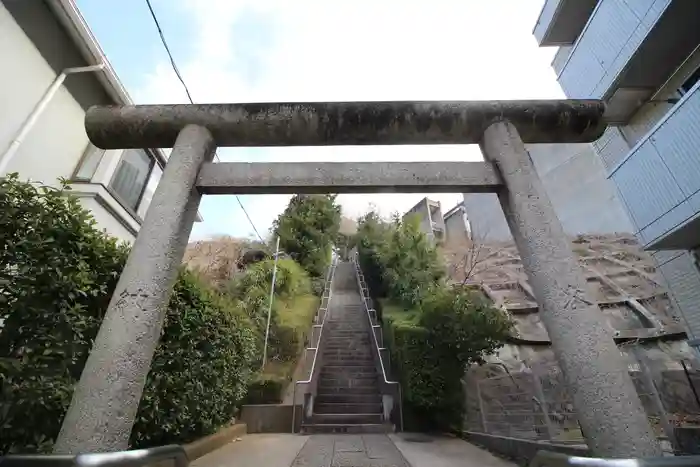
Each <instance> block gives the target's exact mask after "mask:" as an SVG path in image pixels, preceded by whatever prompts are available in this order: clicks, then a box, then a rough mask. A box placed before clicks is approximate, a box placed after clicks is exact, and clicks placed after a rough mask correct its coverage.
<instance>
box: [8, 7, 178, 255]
mask: <svg viewBox="0 0 700 467" xmlns="http://www.w3.org/2000/svg"><path fill="white" fill-rule="evenodd" d="M0 56H2V57H3V63H4V64H5V65H6V66H5V67H4V68H3V70H2V73H0V175H3V174H6V173H12V172H18V173H19V174H20V177H21V178H23V179H31V180H34V181H39V182H43V183H45V184H47V185H55V184H56V183H57V180H58V178H59V177H63V178H66V179H69V180H70V181H71V183H72V188H73V193H75V194H76V195H78V196H79V197H80V200H81V202H82V204H83V205H84V206H85V207H86V208H88V209H90V210H91V211H92V214H93V215H94V217H95V219H96V221H97V223H98V225H99V226H100V227H101V228H103V229H105V230H106V231H107V232H108V233H109V234H111V235H112V236H114V237H117V238H119V239H122V240H125V241H128V242H132V241H133V240H134V239H135V236H136V234H137V232H138V231H139V228H140V225H141V221H142V219H143V218H144V215H145V213H146V210H147V209H148V206H149V204H150V201H151V198H152V196H153V193H154V190H155V187H156V185H157V184H158V181H159V179H160V177H161V175H162V171H163V167H164V165H165V162H166V160H165V157H164V154H163V152H162V151H160V150H134V149H130V150H109V151H104V150H101V149H98V148H96V147H94V146H93V145H92V144H90V142H89V140H88V137H87V134H86V133H85V128H84V118H85V111H86V110H87V109H88V108H89V107H90V106H92V105H96V104H131V103H132V102H131V100H130V98H129V96H128V94H127V93H126V91H125V90H124V88H123V86H122V84H121V83H120V82H119V79H118V78H117V76H116V75H115V73H114V70H113V69H112V67H111V66H110V64H109V62H108V61H107V59H106V58H105V55H104V53H103V52H102V50H101V49H100V46H99V45H98V43H97V41H96V40H95V37H94V36H93V35H92V33H91V32H90V29H89V28H88V26H87V24H86V23H85V20H84V19H83V17H82V16H81V15H80V12H79V11H78V9H77V7H76V5H75V3H74V2H73V0H0ZM101 64H102V65H103V68H102V69H98V67H95V65H101ZM85 67H89V68H87V69H85ZM64 77H65V80H63V81H62V82H61V80H62V79H63V78H64Z"/></svg>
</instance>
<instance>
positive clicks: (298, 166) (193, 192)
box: [55, 100, 661, 457]
mask: <svg viewBox="0 0 700 467" xmlns="http://www.w3.org/2000/svg"><path fill="white" fill-rule="evenodd" d="M604 110H605V106H604V104H603V103H601V102H600V101H591V100H588V101H581V100H578V101H575V100H556V101H502V102H499V101H483V102H352V103H282V104H275V103H268V104H213V105H151V106H149V105H146V106H115V107H93V108H91V109H90V110H89V111H88V112H87V115H86V119H85V126H86V129H87V133H88V136H89V137H90V140H91V141H92V142H93V144H95V145H96V146H98V147H100V148H104V149H127V148H164V147H173V151H172V154H171V155H170V159H169V161H168V164H167V166H166V167H165V171H164V173H163V176H162V178H161V181H160V184H159V185H158V188H157V190H156V193H155V195H154V197H153V201H152V203H151V206H150V209H149V210H148V213H147V215H146V218H145V220H144V222H143V225H142V227H141V231H140V233H139V235H138V238H137V239H136V242H135V243H134V245H133V248H132V250H131V254H130V256H129V259H128V261H127V263H126V266H125V268H124V271H123V272H122V275H121V278H120V279H119V282H118V284H117V287H116V289H115V291H114V295H113V297H112V300H111V302H110V304H109V308H108V310H107V313H106V315H105V317H104V320H103V322H102V325H101V327H100V330H99V333H98V335H97V338H96V340H95V343H94V346H93V348H92V351H91V353H90V356H89V358H88V360H87V363H86V365H85V369H84V370H83V373H82V377H81V379H80V382H79V384H78V385H77V387H76V389H75V393H74V395H73V400H72V402H71V405H70V408H69V410H68V413H67V415H66V417H65V420H64V422H63V426H62V428H61V432H60V434H59V437H58V440H57V443H56V447H55V451H56V452H59V453H79V452H100V451H116V450H122V449H126V448H127V442H128V439H129V435H130V432H131V429H132V425H133V422H134V418H135V415H136V410H137V408H138V404H139V400H140V398H141V394H142V391H143V387H144V384H145V381H146V375H147V374H148V371H149V367H150V364H151V359H152V357H153V353H154V351H155V348H156V346H157V343H158V339H159V336H160V332H161V328H162V324H163V316H164V310H165V308H166V306H167V303H168V300H169V297H170V293H171V289H172V286H173V283H174V281H175V277H176V274H177V268H178V266H179V265H180V263H181V261H182V257H183V254H184V250H185V247H186V245H187V241H188V237H189V235H190V232H191V229H192V225H193V223H194V221H195V216H196V213H197V208H198V206H199V202H200V199H201V196H202V195H203V194H251V193H254V194H258V193H362V192H458V193H468V192H495V193H497V194H498V198H499V200H500V203H501V206H502V207H503V211H504V213H505V215H506V219H507V221H508V225H509V227H510V230H511V232H512V233H513V237H514V238H515V241H516V244H517V246H518V249H519V251H520V256H521V258H522V261H523V265H524V267H525V270H526V272H527V275H528V277H529V280H530V283H531V284H532V287H533V290H534V293H535V296H536V297H537V301H538V303H539V305H540V310H541V316H542V321H543V322H544V325H545V327H546V329H547V332H548V333H549V336H550V339H551V342H552V346H553V349H554V352H555V354H556V355H557V359H558V362H559V364H560V366H561V369H562V372H563V374H564V377H565V381H566V384H567V388H568V389H569V391H571V393H572V394H573V398H574V405H575V407H576V411H577V415H578V419H579V423H580V425H581V428H582V431H583V434H584V436H585V438H586V440H587V442H588V444H589V446H590V447H591V448H592V450H593V452H594V453H595V454H596V455H599V456H607V457H646V456H654V455H660V453H661V450H660V447H659V443H658V441H657V439H656V436H655V435H654V433H653V431H652V429H651V426H650V424H649V421H648V419H647V416H646V415H645V412H644V409H643V408H642V405H641V403H640V401H639V398H638V396H637V393H636V390H635V387H634V385H633V383H632V380H631V378H630V376H629V373H628V370H627V366H626V364H625V362H624V361H623V359H622V356H621V354H620V352H619V351H618V349H617V347H616V346H615V343H614V342H613V338H612V330H610V329H609V328H608V327H607V326H606V325H605V320H604V319H603V316H602V314H601V312H600V309H599V308H598V306H597V304H596V302H595V300H594V299H593V297H591V295H590V294H589V293H588V292H587V289H586V280H585V278H584V276H583V273H582V271H581V270H580V268H579V265H578V262H577V261H576V260H575V259H574V256H573V253H572V251H571V247H570V244H569V242H568V240H567V238H566V236H565V235H564V232H563V229H562V226H561V224H560V222H559V220H558V219H557V217H556V214H555V212H554V210H553V208H552V204H551V202H550V200H549V198H548V196H547V193H546V192H545V190H544V188H543V186H542V182H541V181H540V179H539V177H538V175H537V172H536V171H535V167H534V165H533V163H532V160H531V159H530V156H529V154H528V152H527V150H526V149H525V146H524V143H582V142H590V141H594V140H596V139H597V138H598V137H600V135H601V134H602V133H603V131H604V130H605V127H606V124H605V122H604V118H603V113H604ZM396 144H479V145H480V146H481V150H482V152H483V154H484V159H485V162H458V163H455V162H451V163H446V162H412V163H385V162H384V163H333V162H321V163H213V162H212V158H213V154H214V151H215V149H216V147H217V146H322V145H328V146H330V145H396Z"/></svg>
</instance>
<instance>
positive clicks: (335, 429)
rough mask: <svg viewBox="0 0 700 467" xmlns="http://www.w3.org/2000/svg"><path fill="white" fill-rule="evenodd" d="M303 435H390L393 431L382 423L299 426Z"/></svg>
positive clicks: (389, 426) (310, 424)
mask: <svg viewBox="0 0 700 467" xmlns="http://www.w3.org/2000/svg"><path fill="white" fill-rule="evenodd" d="M301 430H302V433H304V434H329V433H354V434H362V433H391V432H392V431H394V430H393V429H392V427H391V425H388V424H383V423H370V424H362V425H359V424H358V425H342V424H340V425H339V424H330V423H328V424H312V423H308V424H306V423H305V424H303V425H302V426H301Z"/></svg>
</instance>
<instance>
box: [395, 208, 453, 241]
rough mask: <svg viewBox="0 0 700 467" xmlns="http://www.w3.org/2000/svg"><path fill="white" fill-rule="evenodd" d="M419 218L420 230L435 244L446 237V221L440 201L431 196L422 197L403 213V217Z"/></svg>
mask: <svg viewBox="0 0 700 467" xmlns="http://www.w3.org/2000/svg"><path fill="white" fill-rule="evenodd" d="M411 217H412V218H418V219H419V222H420V223H419V227H420V230H421V231H422V232H423V233H425V234H426V235H427V236H428V238H429V239H430V240H431V241H432V242H433V243H435V244H440V243H442V242H443V241H444V239H445V221H444V220H443V215H442V208H441V206H440V202H439V201H434V200H432V199H429V198H423V199H421V200H420V201H419V202H418V203H417V204H416V205H415V206H413V207H412V208H411V209H409V210H408V211H407V212H406V214H404V215H403V219H408V218H411Z"/></svg>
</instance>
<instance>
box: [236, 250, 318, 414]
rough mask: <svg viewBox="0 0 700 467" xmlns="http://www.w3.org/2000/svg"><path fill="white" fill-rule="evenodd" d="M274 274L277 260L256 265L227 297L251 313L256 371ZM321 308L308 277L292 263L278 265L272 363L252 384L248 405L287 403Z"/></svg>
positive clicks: (270, 344)
mask: <svg viewBox="0 0 700 467" xmlns="http://www.w3.org/2000/svg"><path fill="white" fill-rule="evenodd" d="M273 268H274V260H265V261H261V262H259V263H255V264H253V265H251V266H249V267H248V268H247V269H246V270H245V272H244V273H243V274H241V275H239V276H238V277H236V278H235V279H234V280H233V281H232V282H231V284H230V285H229V288H228V294H229V295H230V296H231V297H233V298H234V299H235V300H237V301H238V302H239V303H240V305H241V307H242V308H243V309H244V310H246V313H247V315H248V316H249V317H250V319H251V322H252V324H253V330H254V334H255V336H256V337H255V340H256V348H257V349H258V352H257V359H256V365H257V366H256V369H259V368H260V367H261V365H262V360H261V358H262V355H263V346H264V339H265V330H266V328H267V313H268V308H269V299H270V287H271V285H272V284H271V282H272V272H273ZM318 305H319V299H318V297H316V296H314V295H313V294H312V293H311V280H310V278H309V276H308V274H307V273H306V271H304V270H303V269H302V268H301V266H299V265H298V264H297V263H296V262H294V261H293V260H291V259H280V260H279V261H278V262H277V277H276V280H275V298H274V301H273V306H272V315H271V320H270V337H269V342H268V348H267V363H266V365H265V369H264V371H263V372H262V373H260V374H257V375H256V376H255V378H254V379H253V381H252V382H251V385H250V387H249V391H248V395H247V397H246V398H245V403H250V404H263V403H279V402H282V398H283V395H284V391H285V389H286V388H287V386H288V385H289V383H290V382H291V380H292V378H293V373H294V369H295V367H296V364H297V362H298V358H299V356H300V355H301V354H302V352H303V350H304V347H305V343H306V339H307V334H308V332H309V330H310V328H311V324H312V320H313V317H314V315H315V313H316V310H317V309H318Z"/></svg>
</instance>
